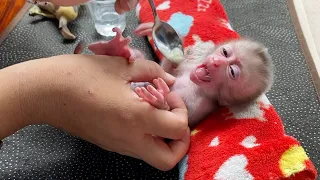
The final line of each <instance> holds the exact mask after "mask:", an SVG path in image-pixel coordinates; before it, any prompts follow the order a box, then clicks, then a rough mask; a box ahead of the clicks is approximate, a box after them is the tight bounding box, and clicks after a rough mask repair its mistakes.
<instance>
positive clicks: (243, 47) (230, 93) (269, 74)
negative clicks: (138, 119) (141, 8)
mask: <svg viewBox="0 0 320 180" xmlns="http://www.w3.org/2000/svg"><path fill="white" fill-rule="evenodd" d="M151 28H152V24H141V25H140V26H138V28H137V29H136V31H135V34H136V35H138V36H145V35H147V36H151ZM113 31H114V32H116V33H117V35H116V37H115V38H113V39H112V40H111V41H107V42H96V43H92V44H90V45H89V47H88V48H89V49H90V50H91V51H93V52H94V53H95V54H100V55H102V54H104V55H110V56H122V57H125V58H127V59H128V61H129V62H130V63H134V60H135V59H138V58H144V55H143V53H141V52H140V51H139V50H137V49H134V48H131V47H129V43H130V42H131V38H130V37H127V38H124V37H123V36H122V32H121V30H120V29H119V28H114V29H113ZM191 57H193V58H191ZM203 57H204V58H195V57H194V56H190V57H188V55H185V60H184V61H183V62H181V63H180V64H177V65H176V64H172V63H171V62H170V61H168V60H166V59H164V60H163V62H162V67H163V68H164V70H165V71H166V72H168V73H170V74H172V75H173V76H175V77H176V80H175V83H174V84H173V85H172V86H171V87H168V86H167V84H166V83H165V82H164V81H163V80H162V79H161V78H158V79H154V81H153V85H152V84H148V83H147V82H133V83H132V87H133V89H134V90H135V92H136V93H137V94H138V96H139V97H141V98H142V99H144V100H145V101H147V102H148V103H150V104H151V105H153V106H154V107H156V108H159V109H165V110H170V107H169V106H168V104H167V103H166V101H165V98H164V97H165V96H166V94H167V93H169V92H170V91H174V92H175V93H177V94H178V95H179V96H180V97H181V98H182V99H183V101H184V102H185V104H186V107H187V109H188V117H189V126H190V128H193V127H194V126H195V125H196V124H198V123H199V121H201V120H202V119H203V118H205V116H207V115H209V114H210V113H211V112H212V111H214V110H216V109H217V108H219V107H220V106H232V105H241V104H246V103H250V102H252V101H254V100H256V99H257V98H258V97H259V96H260V95H262V94H263V93H265V92H266V91H268V90H269V89H270V87H271V85H272V83H273V64H272V61H271V58H270V55H269V53H268V51H267V49H266V47H265V46H263V45H262V44H260V43H258V42H255V41H252V40H247V39H238V40H232V41H229V42H225V43H223V44H220V45H217V46H216V47H212V48H208V49H207V50H206V52H205V55H204V56H203Z"/></svg>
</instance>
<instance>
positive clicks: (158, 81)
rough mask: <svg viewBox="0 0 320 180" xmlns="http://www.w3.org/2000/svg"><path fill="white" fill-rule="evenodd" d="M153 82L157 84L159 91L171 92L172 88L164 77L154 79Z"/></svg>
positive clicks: (163, 92)
mask: <svg viewBox="0 0 320 180" xmlns="http://www.w3.org/2000/svg"><path fill="white" fill-rule="evenodd" d="M153 83H154V84H155V85H156V87H157V89H158V91H160V92H161V93H162V94H163V95H165V94H168V93H169V92H170V88H169V87H168V85H167V83H166V82H164V80H163V79H162V78H157V79H154V80H153Z"/></svg>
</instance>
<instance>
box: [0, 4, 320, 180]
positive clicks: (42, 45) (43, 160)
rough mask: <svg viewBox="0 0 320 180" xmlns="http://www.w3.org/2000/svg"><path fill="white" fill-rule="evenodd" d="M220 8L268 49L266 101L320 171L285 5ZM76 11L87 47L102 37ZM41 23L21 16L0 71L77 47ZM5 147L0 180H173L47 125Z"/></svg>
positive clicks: (312, 115)
mask: <svg viewBox="0 0 320 180" xmlns="http://www.w3.org/2000/svg"><path fill="white" fill-rule="evenodd" d="M222 3H223V4H224V5H225V8H226V10H227V13H228V16H229V18H230V21H231V24H232V26H233V28H234V29H235V30H237V31H238V32H239V33H240V34H241V35H243V36H248V37H251V38H254V39H257V40H259V41H261V42H263V43H264V44H266V45H267V46H268V47H269V48H270V52H271V54H272V56H273V59H274V61H275V66H276V81H275V85H274V86H273V88H272V90H271V91H270V92H269V93H268V94H267V96H268V98H269V100H270V101H271V103H272V104H273V105H274V106H275V108H276V110H277V111H278V113H279V115H280V116H281V118H282V120H283V122H284V125H285V129H286V131H287V133H288V134H289V135H292V136H294V137H296V138H297V139H298V140H299V141H300V142H301V143H302V145H303V146H304V148H305V150H306V151H307V153H308V155H309V156H310V158H311V159H312V161H313V162H314V164H315V166H316V168H317V169H318V170H319V169H320V168H319V167H320V155H319V151H320V140H319V137H320V122H319V121H320V120H319V119H320V106H319V102H318V99H317V96H316V92H315V89H314V87H313V84H312V80H311V76H310V74H309V71H308V68H307V65H306V62H305V59H304V57H303V54H302V52H301V50H300V46H299V42H298V40H297V37H296V35H295V32H294V27H293V25H292V23H291V19H290V15H289V11H288V9H287V5H286V3H285V1H283V0H255V1H253V0H234V1H231V0H229V1H228V0H222ZM80 12H81V13H80V16H79V18H78V19H77V21H76V22H74V23H72V24H70V25H71V26H70V29H71V31H72V32H74V33H75V34H77V35H79V40H80V39H84V40H85V41H87V42H92V41H94V40H98V39H99V38H101V37H100V36H98V35H97V34H96V33H95V31H94V26H93V23H92V21H91V19H90V17H89V16H85V14H87V13H88V11H87V9H86V8H84V9H82V10H81V11H80ZM127 17H128V20H127V22H128V23H127V30H126V31H125V34H126V35H129V34H130V35H131V33H130V32H131V30H133V29H134V28H135V27H136V26H137V23H138V21H137V20H136V18H135V16H134V14H133V13H129V14H128V16H127ZM35 19H38V21H35ZM40 19H41V18H31V17H29V16H28V15H25V16H24V17H23V19H22V20H21V22H20V23H19V24H18V25H17V26H16V28H15V29H14V30H13V31H12V32H11V34H10V35H9V37H8V38H7V39H6V40H5V41H4V42H3V43H2V44H1V45H0V59H1V60H0V67H1V68H3V67H6V66H9V65H12V64H15V63H19V62H22V61H27V60H30V59H34V58H41V57H48V56H52V55H57V54H66V53H72V50H73V48H74V46H75V43H70V42H63V40H62V38H61V36H60V34H59V32H58V30H57V23H56V22H53V21H49V20H40ZM132 37H133V42H134V44H133V45H134V46H135V47H137V48H139V49H141V50H143V51H145V52H151V48H150V46H149V44H148V42H147V40H146V39H145V38H135V37H134V36H132ZM79 40H77V42H78V41H79ZM62 43H64V44H62ZM86 53H89V51H87V50H86ZM148 57H149V58H155V56H154V54H153V53H148ZM4 143H5V144H4V146H3V149H2V150H1V153H0V179H91V178H93V179H178V171H177V169H173V170H172V171H168V172H161V171H158V170H156V169H154V168H152V167H150V166H148V165H147V164H145V163H144V162H141V161H138V160H135V159H132V158H128V157H123V156H120V155H118V154H115V153H110V152H106V151H103V150H101V149H99V148H97V147H96V146H94V145H91V144H89V143H86V142H84V141H82V140H80V139H78V138H75V137H72V136H69V135H67V134H65V133H64V132H62V131H59V130H57V129H55V128H52V127H49V126H29V127H26V128H24V129H23V130H21V131H19V132H17V133H16V134H14V135H13V136H10V137H8V138H7V139H5V141H4Z"/></svg>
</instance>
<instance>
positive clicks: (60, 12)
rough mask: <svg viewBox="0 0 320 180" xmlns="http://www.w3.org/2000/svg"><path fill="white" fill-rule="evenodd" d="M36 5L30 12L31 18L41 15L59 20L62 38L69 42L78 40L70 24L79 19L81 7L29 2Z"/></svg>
mask: <svg viewBox="0 0 320 180" xmlns="http://www.w3.org/2000/svg"><path fill="white" fill-rule="evenodd" d="M28 2H30V3H33V4H34V5H33V6H32V7H31V8H30V10H29V15H30V16H35V15H40V16H44V17H47V18H55V19H58V20H59V29H60V32H61V34H62V36H63V37H64V38H65V39H68V40H74V39H76V36H75V35H74V34H72V33H71V32H70V30H69V28H68V23H69V22H71V21H74V20H75V19H76V18H77V17H78V11H79V6H57V5H55V4H53V3H50V2H38V1H32V0H31V1H28Z"/></svg>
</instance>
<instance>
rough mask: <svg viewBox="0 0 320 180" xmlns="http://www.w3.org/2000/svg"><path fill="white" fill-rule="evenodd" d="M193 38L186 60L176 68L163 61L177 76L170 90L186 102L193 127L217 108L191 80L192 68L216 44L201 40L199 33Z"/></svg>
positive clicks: (167, 68) (165, 66) (169, 70)
mask: <svg viewBox="0 0 320 180" xmlns="http://www.w3.org/2000/svg"><path fill="white" fill-rule="evenodd" d="M193 38H194V40H195V41H196V43H195V44H194V45H193V46H189V47H187V48H186V55H185V60H184V61H183V62H182V63H181V64H179V65H178V67H177V68H176V69H174V70H173V69H172V65H173V64H171V62H169V61H168V60H167V59H163V61H162V67H163V69H164V70H165V71H166V72H168V73H170V74H172V75H173V76H175V77H176V81H175V84H174V85H173V86H172V87H171V89H170V90H171V91H174V92H176V93H177V94H178V95H179V96H180V97H181V98H182V99H183V101H184V102H185V104H186V106H187V109H188V116H189V126H191V127H192V126H194V125H196V124H197V123H198V122H199V121H200V120H201V119H203V118H204V117H205V116H206V115H208V114H209V113H210V112H211V111H212V110H213V109H215V108H216V107H215V105H214V104H213V102H212V101H211V99H208V97H206V96H204V94H203V93H202V92H201V90H200V88H199V87H198V86H197V85H196V84H194V83H193V82H192V81H191V80H190V72H191V71H192V69H193V68H195V67H196V66H197V65H199V64H200V63H201V62H202V61H204V59H205V58H206V57H207V55H209V54H210V53H212V52H213V50H214V46H215V45H214V43H213V42H212V41H208V42H203V41H201V39H200V38H199V36H197V35H194V36H193Z"/></svg>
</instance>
